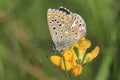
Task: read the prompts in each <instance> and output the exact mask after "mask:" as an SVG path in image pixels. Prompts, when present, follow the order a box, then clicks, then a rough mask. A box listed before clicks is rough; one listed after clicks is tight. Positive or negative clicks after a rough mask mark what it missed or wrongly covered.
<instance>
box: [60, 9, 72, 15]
mask: <svg viewBox="0 0 120 80" xmlns="http://www.w3.org/2000/svg"><path fill="white" fill-rule="evenodd" d="M59 11H63V12H65V13H66V14H70V12H69V11H68V10H66V9H65V8H59Z"/></svg>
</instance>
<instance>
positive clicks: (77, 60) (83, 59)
mask: <svg viewBox="0 0 120 80" xmlns="http://www.w3.org/2000/svg"><path fill="white" fill-rule="evenodd" d="M90 46H91V42H90V41H89V40H87V39H85V37H83V38H81V39H80V40H79V41H78V42H76V43H75V44H73V45H72V46H70V47H69V48H67V49H65V50H63V51H60V52H61V55H62V56H55V55H53V56H51V57H50V60H51V61H52V63H53V64H55V65H56V66H58V67H60V68H61V69H62V70H67V71H69V70H72V73H73V75H74V76H75V77H76V76H78V75H80V74H81V72H82V65H83V64H85V63H88V62H90V61H91V60H93V59H94V58H95V57H96V56H97V55H98V53H99V50H100V48H99V47H98V46H96V47H95V48H94V49H93V50H92V51H91V52H90V53H87V54H86V50H87V49H88V48H89V47H90ZM75 47H76V48H77V50H78V55H76V53H75V50H74V48H75Z"/></svg>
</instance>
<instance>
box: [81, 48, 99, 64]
mask: <svg viewBox="0 0 120 80" xmlns="http://www.w3.org/2000/svg"><path fill="white" fill-rule="evenodd" d="M99 51H100V47H98V46H96V47H95V48H94V49H93V50H92V51H91V52H90V53H88V54H87V55H86V56H85V60H84V62H83V63H84V64H85V63H88V62H90V61H91V60H93V59H94V58H96V57H97V55H98V53H99Z"/></svg>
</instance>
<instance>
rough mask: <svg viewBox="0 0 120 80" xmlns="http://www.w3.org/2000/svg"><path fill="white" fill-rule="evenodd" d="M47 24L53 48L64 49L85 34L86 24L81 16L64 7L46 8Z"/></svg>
mask: <svg viewBox="0 0 120 80" xmlns="http://www.w3.org/2000/svg"><path fill="white" fill-rule="evenodd" d="M47 20H48V26H49V30H50V34H51V37H52V40H53V42H54V45H55V48H56V50H58V51H61V50H64V49H66V48H68V47H70V46H71V45H73V44H74V43H75V42H77V41H78V40H79V39H81V37H83V36H85V34H86V24H85V22H84V20H83V18H82V17H81V16H80V15H78V14H76V13H72V12H71V11H69V10H68V9H66V8H64V7H60V8H59V9H48V12H47Z"/></svg>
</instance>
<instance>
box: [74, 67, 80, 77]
mask: <svg viewBox="0 0 120 80" xmlns="http://www.w3.org/2000/svg"><path fill="white" fill-rule="evenodd" d="M81 72H82V66H81V65H76V66H74V67H73V70H72V73H73V75H74V76H75V77H77V76H78V75H80V74H81Z"/></svg>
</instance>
